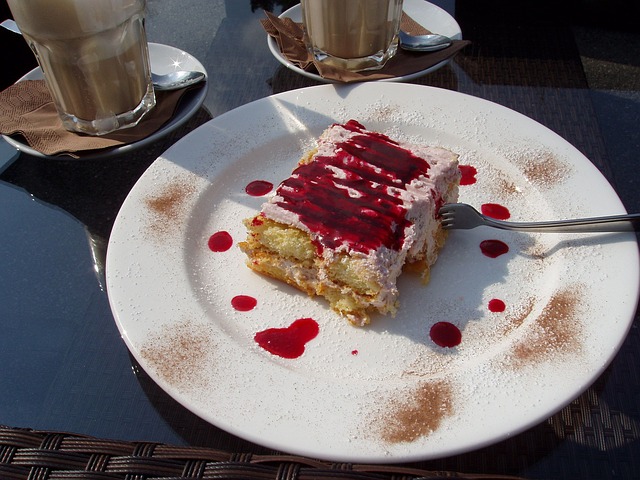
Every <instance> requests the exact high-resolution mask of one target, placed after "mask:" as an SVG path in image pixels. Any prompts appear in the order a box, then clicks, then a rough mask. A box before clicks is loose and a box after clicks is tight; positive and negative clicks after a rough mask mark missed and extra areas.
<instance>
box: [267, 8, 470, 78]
mask: <svg viewBox="0 0 640 480" xmlns="http://www.w3.org/2000/svg"><path fill="white" fill-rule="evenodd" d="M265 13H266V15H267V18H265V19H262V20H261V23H262V26H263V28H264V29H265V30H266V32H267V33H268V34H269V35H270V36H271V37H273V39H274V40H275V41H276V43H277V44H278V47H279V48H280V51H281V52H282V54H283V55H284V56H285V57H286V58H287V60H289V61H290V62H291V63H293V64H294V65H296V66H298V67H299V68H301V69H302V70H305V71H310V72H314V71H315V72H318V74H319V75H320V76H321V77H322V78H326V79H327V80H334V81H338V82H344V83H351V82H364V81H369V80H381V79H384V78H393V77H401V76H405V75H410V74H413V73H417V72H421V71H423V70H426V69H427V68H430V67H432V66H434V65H437V64H438V63H440V62H442V61H443V60H446V59H448V58H451V57H452V56H453V55H455V54H456V53H457V52H458V51H460V50H461V49H462V48H464V47H466V46H467V45H468V44H470V43H471V42H469V41H468V40H454V41H453V43H452V44H451V46H449V47H447V48H445V49H443V50H440V51H437V52H408V51H406V50H402V49H400V48H398V53H396V54H395V55H394V56H393V57H392V58H391V59H390V60H389V61H388V62H387V63H386V65H385V66H384V67H383V68H381V69H380V70H373V71H368V72H350V71H348V70H344V69H341V68H335V67H331V66H328V65H324V64H322V63H321V62H317V61H315V59H314V58H313V55H312V54H311V53H310V52H309V51H308V49H307V47H306V45H305V43H304V29H303V27H302V25H301V24H299V23H296V22H294V21H293V20H291V19H290V18H279V17H276V16H275V15H273V14H272V13H269V12H265ZM400 28H401V29H402V30H403V31H405V32H407V33H410V34H412V35H425V34H428V33H431V32H429V30H427V29H426V28H424V27H423V26H422V25H420V24H419V23H417V22H416V21H415V20H413V19H412V18H411V17H410V16H409V15H407V14H406V13H404V12H403V13H402V19H401V22H400Z"/></svg>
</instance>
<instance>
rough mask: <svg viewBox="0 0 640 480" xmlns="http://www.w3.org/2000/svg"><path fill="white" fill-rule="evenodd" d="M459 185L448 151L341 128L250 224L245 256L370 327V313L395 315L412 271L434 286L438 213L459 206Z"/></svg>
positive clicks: (440, 233)
mask: <svg viewBox="0 0 640 480" xmlns="http://www.w3.org/2000/svg"><path fill="white" fill-rule="evenodd" d="M459 181H460V172H459V170H458V156H457V155H456V154H454V153H452V152H450V151H449V150H445V149H443V148H437V147H429V146H423V145H411V144H405V143H400V142H396V141H394V140H392V139H390V138H389V137H387V136H385V135H383V134H380V133H376V132H371V131H368V130H366V129H365V127H363V126H362V125H360V124H359V123H358V122H356V121H354V120H351V121H349V122H347V123H346V124H344V125H337V124H335V125H332V126H331V127H329V128H328V129H327V130H325V132H324V133H323V134H322V136H321V137H320V138H319V140H318V146H317V148H316V149H315V150H313V151H312V152H309V153H308V154H306V155H305V156H304V157H303V158H302V159H301V160H300V162H299V163H298V166H297V168H296V169H295V170H294V171H293V173H292V174H291V176H290V177H289V178H287V179H286V180H284V181H283V182H282V183H281V184H280V185H279V186H278V188H277V189H276V191H275V194H274V195H273V196H272V197H271V198H270V199H269V201H268V202H267V203H265V204H264V205H263V206H262V209H261V211H260V213H259V214H258V215H256V216H255V217H253V218H250V219H247V220H245V225H246V227H247V229H248V236H247V239H246V241H245V242H241V243H240V248H241V249H242V251H243V252H245V253H246V255H247V256H248V257H249V258H248V260H247V265H248V266H249V267H250V268H252V269H253V270H255V271H256V272H260V273H262V274H265V275H268V276H270V277H273V278H276V279H278V280H281V281H283V282H286V283H288V284H290V285H293V286H294V287H297V288H298V289H300V290H302V291H304V292H307V293H308V294H309V295H320V296H323V297H325V298H326V299H327V300H328V301H329V304H330V305H331V308H332V309H333V310H335V311H337V312H339V313H340V314H342V315H343V316H345V317H346V318H347V319H348V320H349V321H350V322H351V323H353V324H354V325H365V324H367V323H369V319H370V318H369V317H370V314H371V313H374V312H379V313H382V314H389V313H390V314H395V312H396V309H397V305H398V289H397V287H396V280H397V278H398V276H399V275H400V274H401V273H402V270H403V267H407V268H411V269H412V270H414V271H418V272H420V274H421V276H422V278H423V280H424V281H425V282H427V281H428V280H429V269H430V266H431V265H433V263H434V262H435V261H436V258H437V256H438V252H439V250H440V248H441V247H442V245H443V243H444V239H445V233H446V232H445V231H444V230H443V229H442V228H441V225H440V222H439V221H438V215H437V213H438V209H439V208H440V206H442V204H444V203H449V202H455V201H457V197H458V184H459Z"/></svg>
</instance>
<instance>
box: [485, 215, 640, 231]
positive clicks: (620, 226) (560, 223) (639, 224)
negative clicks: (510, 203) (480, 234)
mask: <svg viewBox="0 0 640 480" xmlns="http://www.w3.org/2000/svg"><path fill="white" fill-rule="evenodd" d="M484 218H485V220H486V222H487V223H488V224H490V225H491V226H493V227H495V228H501V229H503V230H518V231H523V232H560V233H562V232H576V233H589V232H638V231H640V213H632V214H628V215H611V216H607V217H591V218H580V219H575V220H557V221H551V222H504V221H502V220H495V219H493V218H490V217H487V216H484Z"/></svg>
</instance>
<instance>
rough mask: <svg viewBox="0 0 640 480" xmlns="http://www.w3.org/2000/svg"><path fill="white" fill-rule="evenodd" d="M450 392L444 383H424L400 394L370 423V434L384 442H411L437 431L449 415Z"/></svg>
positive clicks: (450, 405)
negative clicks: (373, 424) (377, 435)
mask: <svg viewBox="0 0 640 480" xmlns="http://www.w3.org/2000/svg"><path fill="white" fill-rule="evenodd" d="M452 404H453V402H452V389H451V386H450V385H449V384H448V383H447V382H446V381H436V382H427V383H423V384H421V385H419V386H418V387H417V388H415V389H413V390H410V391H400V392H398V395H397V396H396V398H393V399H391V400H389V402H388V404H387V405H386V407H385V408H383V410H382V411H381V412H380V416H379V417H378V418H376V419H375V420H374V422H375V426H374V428H373V431H374V432H376V433H378V434H379V435H380V437H381V438H382V440H384V441H385V442H387V443H403V442H413V441H415V440H416V439H418V438H420V437H426V436H428V435H430V434H431V433H432V432H434V431H435V430H437V429H438V427H439V426H440V423H441V422H442V420H443V419H444V418H446V417H448V416H450V415H451V414H452V412H453V405H452Z"/></svg>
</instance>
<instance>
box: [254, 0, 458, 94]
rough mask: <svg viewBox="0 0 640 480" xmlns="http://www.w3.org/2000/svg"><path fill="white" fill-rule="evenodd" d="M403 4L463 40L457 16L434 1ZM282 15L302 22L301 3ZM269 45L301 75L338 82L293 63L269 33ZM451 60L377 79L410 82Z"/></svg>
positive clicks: (424, 21) (409, 12) (417, 18)
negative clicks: (453, 15)
mask: <svg viewBox="0 0 640 480" xmlns="http://www.w3.org/2000/svg"><path fill="white" fill-rule="evenodd" d="M403 5H404V6H403V10H404V11H405V12H406V13H407V15H409V16H410V17H411V18H413V19H414V20H415V21H416V22H418V23H419V24H420V25H422V26H423V27H425V28H427V29H428V30H430V31H432V32H434V33H439V34H440V35H445V36H447V37H449V38H452V39H454V40H462V30H460V25H458V22H456V20H455V18H453V17H452V16H451V15H449V13H447V11H446V10H443V9H442V8H440V7H438V6H437V5H434V4H432V3H429V2H425V1H424V0H404V4H403ZM280 17H284V18H291V19H292V20H293V21H295V22H302V9H301V8H300V5H294V6H293V7H291V8H290V9H288V10H286V11H285V12H283V13H282V14H281V15H280ZM267 45H268V46H269V50H271V53H272V54H273V56H274V57H275V58H276V59H277V60H278V61H279V62H280V63H282V64H283V65H284V66H285V67H287V68H290V69H291V70H294V71H295V72H297V73H299V74H300V75H304V76H305V77H308V78H311V79H313V80H317V81H319V82H324V83H338V82H335V81H333V80H329V79H326V78H323V77H321V76H320V75H318V74H317V73H314V72H307V71H306V70H303V69H302V68H300V67H298V66H297V65H295V64H293V63H291V62H290V61H289V60H288V59H287V58H286V57H285V56H284V55H282V52H281V51H280V48H278V44H277V43H276V41H275V40H274V39H273V38H271V37H270V36H269V35H267ZM449 62H450V59H448V60H444V61H442V62H440V63H438V64H436V65H433V66H432V67H429V68H426V69H424V70H420V71H418V72H414V73H411V74H407V75H402V76H400V77H392V78H385V79H381V80H377V81H379V82H408V81H409V80H413V79H414V78H418V77H421V76H423V75H426V74H427V73H430V72H433V71H435V70H438V69H439V68H442V67H444V66H445V65H446V64H447V63H449Z"/></svg>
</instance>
